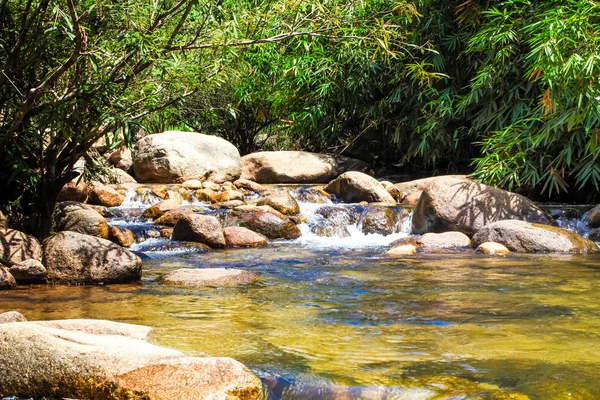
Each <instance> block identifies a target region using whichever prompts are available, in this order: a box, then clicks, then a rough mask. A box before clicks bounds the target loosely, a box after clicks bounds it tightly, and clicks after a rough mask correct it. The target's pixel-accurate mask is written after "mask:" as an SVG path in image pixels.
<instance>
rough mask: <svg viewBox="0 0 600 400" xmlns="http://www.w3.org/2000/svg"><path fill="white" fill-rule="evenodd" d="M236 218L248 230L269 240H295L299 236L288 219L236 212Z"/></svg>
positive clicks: (256, 213)
mask: <svg viewBox="0 0 600 400" xmlns="http://www.w3.org/2000/svg"><path fill="white" fill-rule="evenodd" d="M236 216H238V217H239V218H240V219H241V220H242V221H243V224H244V225H245V226H246V227H248V228H249V229H250V230H252V231H255V232H258V233H261V234H263V235H265V236H266V237H268V238H269V239H297V238H299V237H300V235H301V232H300V229H298V227H297V226H296V224H294V223H293V222H292V221H290V220H289V219H288V218H280V217H278V216H276V215H273V214H272V213H269V212H255V213H246V212H236Z"/></svg>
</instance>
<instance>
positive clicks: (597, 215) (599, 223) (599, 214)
mask: <svg viewBox="0 0 600 400" xmlns="http://www.w3.org/2000/svg"><path fill="white" fill-rule="evenodd" d="M585 221H586V222H587V223H588V225H589V226H590V227H591V228H600V204H599V205H597V206H596V207H594V208H592V209H591V210H590V211H588V213H587V214H586V216H585Z"/></svg>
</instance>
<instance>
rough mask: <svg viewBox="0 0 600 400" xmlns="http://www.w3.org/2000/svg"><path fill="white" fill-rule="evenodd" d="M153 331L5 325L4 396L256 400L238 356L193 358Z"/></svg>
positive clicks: (0, 370)
mask: <svg viewBox="0 0 600 400" xmlns="http://www.w3.org/2000/svg"><path fill="white" fill-rule="evenodd" d="M150 330H151V329H150V328H148V327H145V326H139V325H129V324H121V323H116V322H111V321H103V320H65V321H47V322H16V323H8V324H2V325H0V343H2V344H3V347H2V351H1V352H0V376H2V379H0V397H6V396H8V397H10V396H17V397H20V398H31V397H33V398H42V397H48V398H74V399H75V398H77V399H133V398H136V399H156V400H167V399H169V400H184V399H186V400H187V399H226V398H227V399H232V400H233V399H238V400H251V399H252V400H254V399H256V398H258V397H259V394H260V392H261V388H262V385H261V382H260V379H259V378H258V377H256V376H255V375H254V374H253V373H252V372H250V370H248V368H246V367H245V366H244V365H242V364H240V363H239V362H237V361H235V360H233V359H231V358H216V357H202V358H200V357H185V356H184V355H183V354H182V353H180V352H178V351H175V350H171V349H168V348H164V347H160V346H156V345H153V344H150V343H148V342H147V340H146V339H147V336H148V333H149V332H150Z"/></svg>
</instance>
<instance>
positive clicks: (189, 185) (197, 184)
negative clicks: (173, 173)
mask: <svg viewBox="0 0 600 400" xmlns="http://www.w3.org/2000/svg"><path fill="white" fill-rule="evenodd" d="M181 186H182V187H184V188H186V189H192V190H198V189H202V182H201V181H199V180H198V179H190V180H189V181H185V182H183V183H182V184H181Z"/></svg>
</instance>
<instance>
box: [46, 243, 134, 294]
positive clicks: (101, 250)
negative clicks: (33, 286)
mask: <svg viewBox="0 0 600 400" xmlns="http://www.w3.org/2000/svg"><path fill="white" fill-rule="evenodd" d="M43 264H44V265H45V266H46V269H47V270H48V276H47V280H48V281H49V282H54V283H69V284H80V283H84V284H106V283H125V282H134V281H138V280H139V279H140V278H141V275H142V260H141V259H140V258H139V257H138V256H136V255H135V254H133V253H132V252H130V251H128V250H126V249H124V248H123V247H121V246H119V245H116V244H114V243H112V242H110V241H108V240H105V239H100V238H97V237H93V236H88V235H83V234H81V233H76V232H68V231H66V232H59V233H57V234H56V235H54V236H51V237H49V238H48V239H46V240H45V241H44V261H43Z"/></svg>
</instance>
